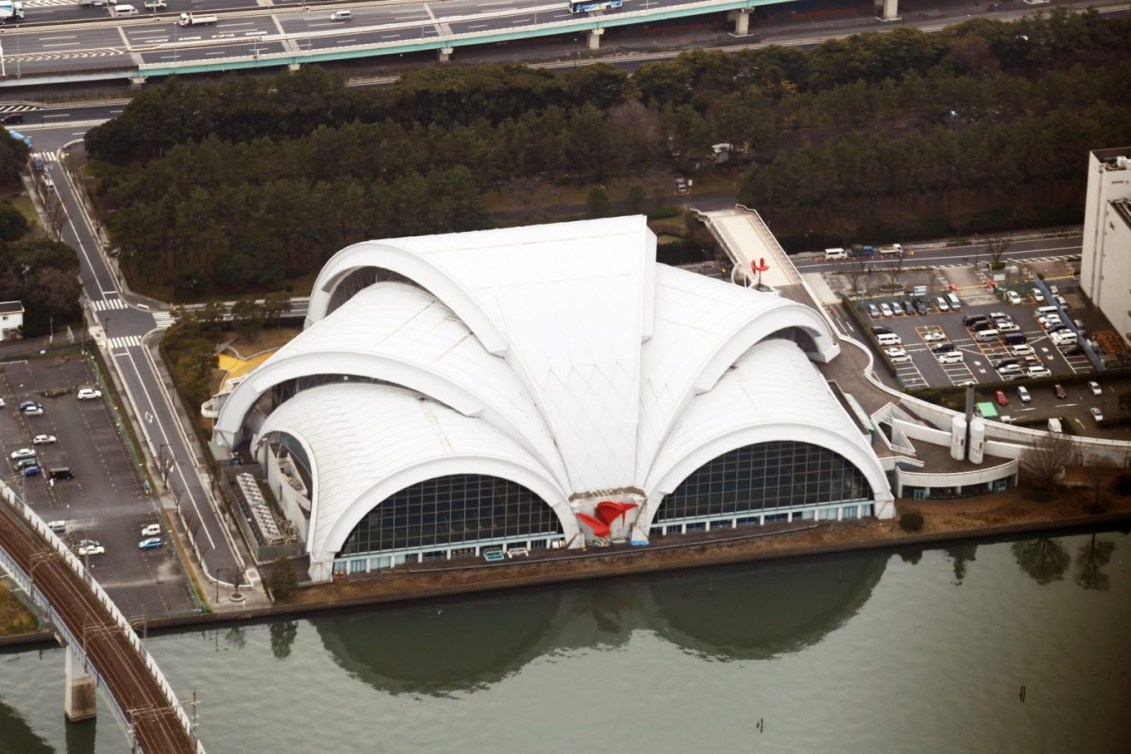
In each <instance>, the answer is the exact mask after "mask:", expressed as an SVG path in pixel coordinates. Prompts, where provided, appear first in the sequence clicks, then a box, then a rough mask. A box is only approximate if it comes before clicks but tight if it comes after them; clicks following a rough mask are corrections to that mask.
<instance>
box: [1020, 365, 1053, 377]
mask: <svg viewBox="0 0 1131 754" xmlns="http://www.w3.org/2000/svg"><path fill="white" fill-rule="evenodd" d="M1026 374H1028V375H1029V378H1030V379H1034V380H1035V379H1037V378H1038V377H1052V371H1051V370H1050V369H1049V368H1048V367H1046V366H1044V365H1040V364H1038V365H1034V366H1030V367H1029V370H1028V372H1026Z"/></svg>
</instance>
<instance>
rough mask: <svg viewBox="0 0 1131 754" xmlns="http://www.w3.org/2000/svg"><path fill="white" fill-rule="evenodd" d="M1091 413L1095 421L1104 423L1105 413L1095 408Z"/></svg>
mask: <svg viewBox="0 0 1131 754" xmlns="http://www.w3.org/2000/svg"><path fill="white" fill-rule="evenodd" d="M1091 411H1092V418H1093V419H1095V420H1096V421H1097V422H1102V421H1103V420H1104V412H1103V411H1101V410H1100V409H1098V408H1093V409H1092V410H1091Z"/></svg>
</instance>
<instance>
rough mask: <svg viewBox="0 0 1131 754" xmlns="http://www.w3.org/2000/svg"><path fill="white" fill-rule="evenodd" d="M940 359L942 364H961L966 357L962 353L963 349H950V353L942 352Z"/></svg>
mask: <svg viewBox="0 0 1131 754" xmlns="http://www.w3.org/2000/svg"><path fill="white" fill-rule="evenodd" d="M938 360H939V363H940V364H961V363H963V362H965V361H966V357H964V356H963V355H962V351H950V352H948V353H940V354H939V355H938Z"/></svg>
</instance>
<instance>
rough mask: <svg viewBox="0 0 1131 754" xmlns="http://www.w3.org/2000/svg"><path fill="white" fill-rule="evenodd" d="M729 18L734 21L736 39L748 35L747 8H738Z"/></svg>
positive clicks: (748, 15)
mask: <svg viewBox="0 0 1131 754" xmlns="http://www.w3.org/2000/svg"><path fill="white" fill-rule="evenodd" d="M731 18H732V19H733V20H734V35H735V36H736V37H745V36H747V35H749V34H750V10H749V9H747V8H740V9H738V10H735V11H731Z"/></svg>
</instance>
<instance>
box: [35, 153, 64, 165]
mask: <svg viewBox="0 0 1131 754" xmlns="http://www.w3.org/2000/svg"><path fill="white" fill-rule="evenodd" d="M31 156H32V159H33V160H40V161H42V162H43V164H45V165H50V164H51V163H53V162H58V161H59V153H58V152H32V153H31Z"/></svg>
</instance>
